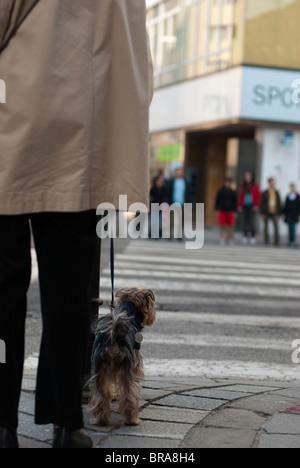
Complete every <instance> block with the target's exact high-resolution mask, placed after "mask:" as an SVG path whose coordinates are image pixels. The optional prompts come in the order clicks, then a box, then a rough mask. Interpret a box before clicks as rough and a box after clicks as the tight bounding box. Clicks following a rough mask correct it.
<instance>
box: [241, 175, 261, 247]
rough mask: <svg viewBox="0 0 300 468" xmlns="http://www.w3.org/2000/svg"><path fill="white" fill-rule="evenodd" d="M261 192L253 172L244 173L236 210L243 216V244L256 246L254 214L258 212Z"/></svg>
mask: <svg viewBox="0 0 300 468" xmlns="http://www.w3.org/2000/svg"><path fill="white" fill-rule="evenodd" d="M260 198H261V191H260V186H259V184H258V183H257V182H256V181H255V175H254V173H253V172H249V171H248V172H246V173H245V175H244V180H243V183H242V186H241V189H240V192H239V202H238V210H239V212H240V213H242V215H243V231H244V237H243V240H242V242H243V244H247V243H248V242H249V235H250V236H251V237H250V244H251V245H255V244H256V213H257V212H258V210H259V205H260Z"/></svg>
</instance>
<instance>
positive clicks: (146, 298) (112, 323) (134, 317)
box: [89, 288, 156, 426]
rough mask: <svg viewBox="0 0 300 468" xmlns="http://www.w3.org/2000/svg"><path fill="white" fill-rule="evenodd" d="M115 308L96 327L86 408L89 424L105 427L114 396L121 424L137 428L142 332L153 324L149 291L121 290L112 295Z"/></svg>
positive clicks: (142, 375) (152, 304)
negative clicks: (87, 409) (88, 414)
mask: <svg viewBox="0 0 300 468" xmlns="http://www.w3.org/2000/svg"><path fill="white" fill-rule="evenodd" d="M115 297H116V307H115V308H114V309H113V308H112V311H111V314H108V315H106V316H104V317H101V318H100V319H99V320H98V322H97V325H96V330H95V336H96V338H95V342H94V347H93V352H92V378H91V379H90V393H91V395H90V403H89V409H90V411H92V412H93V415H94V419H93V420H92V421H91V423H92V424H95V425H97V426H107V425H108V424H109V422H110V417H111V402H112V400H113V398H114V397H115V396H118V399H119V405H120V412H121V415H122V418H123V420H124V423H125V424H126V425H129V426H138V425H139V424H140V420H139V418H138V413H139V399H140V393H141V388H142V381H143V380H144V369H143V355H142V353H141V352H140V348H141V343H142V341H143V335H142V333H141V332H142V330H143V328H144V327H151V326H152V325H153V323H154V322H155V321H156V304H155V296H154V293H153V291H151V290H150V289H141V288H124V289H120V290H119V291H117V292H116V294H115Z"/></svg>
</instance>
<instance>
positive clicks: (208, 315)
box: [25, 241, 300, 380]
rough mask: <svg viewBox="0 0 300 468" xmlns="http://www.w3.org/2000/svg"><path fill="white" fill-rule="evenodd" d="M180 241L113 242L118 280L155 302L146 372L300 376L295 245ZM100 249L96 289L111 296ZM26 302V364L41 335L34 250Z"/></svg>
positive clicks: (298, 254) (299, 280) (299, 271)
mask: <svg viewBox="0 0 300 468" xmlns="http://www.w3.org/2000/svg"><path fill="white" fill-rule="evenodd" d="M184 247H185V246H184V243H180V242H166V241H161V242H155V241H131V242H126V243H123V244H122V243H121V244H120V243H118V245H117V252H116V263H115V268H116V271H115V273H116V287H117V288H118V287H123V286H129V285H136V286H141V287H149V288H152V289H153V290H154V291H155V294H156V297H157V302H158V305H159V310H158V314H157V315H158V320H157V323H156V324H155V325H154V326H153V327H152V328H151V329H149V330H146V331H145V339H144V343H143V347H142V350H143V353H144V355H145V368H146V373H147V375H148V376H151V375H155V376H159V375H163V376H175V375H178V376H184V377H186V378H188V377H189V376H190V377H193V376H203V377H218V378H236V377H243V378H248V379H262V380H266V379H273V380H298V379H299V375H300V365H295V364H293V363H292V360H291V356H292V351H293V350H292V347H291V346H292V342H293V341H294V340H296V339H300V314H299V299H300V288H299V286H300V251H298V250H289V249H286V248H280V249H275V248H268V249H266V248H263V247H260V246H257V247H241V246H232V247H226V246H219V245H212V244H211V245H205V247H204V248H203V249H201V250H199V251H187V250H185V248H184ZM103 250H104V254H103V257H102V274H101V296H102V297H103V298H104V299H105V300H109V298H110V271H109V262H108V245H107V243H105V245H104V249H103ZM28 310H29V311H28V318H27V342H26V363H25V365H26V368H28V369H31V368H35V366H36V362H37V357H38V350H39V341H40V335H41V319H40V305H39V294H38V282H37V267H36V263H35V259H34V255H33V278H32V284H31V288H30V292H29V307H28ZM107 311H108V310H107V306H104V307H103V308H101V313H106V312H107Z"/></svg>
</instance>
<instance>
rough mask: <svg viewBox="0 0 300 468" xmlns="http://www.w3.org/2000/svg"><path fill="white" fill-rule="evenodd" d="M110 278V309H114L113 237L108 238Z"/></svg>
mask: <svg viewBox="0 0 300 468" xmlns="http://www.w3.org/2000/svg"><path fill="white" fill-rule="evenodd" d="M110 280H111V304H110V310H111V311H113V310H114V309H115V246H114V239H113V237H111V239H110Z"/></svg>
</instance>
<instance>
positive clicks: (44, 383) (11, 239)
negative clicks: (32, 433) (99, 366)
mask: <svg viewBox="0 0 300 468" xmlns="http://www.w3.org/2000/svg"><path fill="white" fill-rule="evenodd" d="M152 72H153V70H152V63H151V55H150V52H149V43H148V36H147V31H146V6H145V1H144V0H126V1H124V0H101V1H99V0H51V1H49V0H1V3H0V79H1V80H3V81H4V82H5V85H6V103H3V104H0V339H1V340H3V341H4V342H5V343H6V347H7V362H6V364H5V365H1V366H0V380H1V382H5V384H4V385H2V386H1V388H0V447H2V448H7V447H9V446H17V445H18V441H17V437H16V429H17V425H18V416H17V410H18V403H19V397H20V385H21V378H22V366H23V359H24V322H25V315H26V293H27V289H28V285H29V282H30V231H29V220H30V223H31V226H32V231H33V236H34V240H35V246H36V250H37V257H38V262H39V279H40V290H41V305H42V314H43V324H44V330H43V337H42V344H41V352H40V362H39V370H38V379H37V396H36V422H37V423H38V424H49V423H53V424H54V425H55V427H56V429H55V438H54V443H53V446H54V447H59V448H60V447H68V448H69V447H79V448H89V447H90V446H91V441H90V439H88V438H87V437H86V436H85V435H84V434H83V433H82V431H81V429H82V427H83V418H82V411H81V391H82V376H83V372H82V369H83V363H84V360H85V350H86V346H87V342H88V332H89V301H90V295H89V291H90V280H91V274H92V268H93V262H94V256H95V248H96V234H95V227H96V224H95V210H96V208H97V206H98V205H99V204H100V203H103V202H108V203H112V204H114V205H115V206H116V207H117V206H118V200H119V195H127V197H128V204H129V205H130V204H132V203H135V202H140V203H144V204H147V203H148V194H149V180H148V179H149V157H148V148H149V134H148V127H149V104H150V101H151V97H152Z"/></svg>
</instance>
